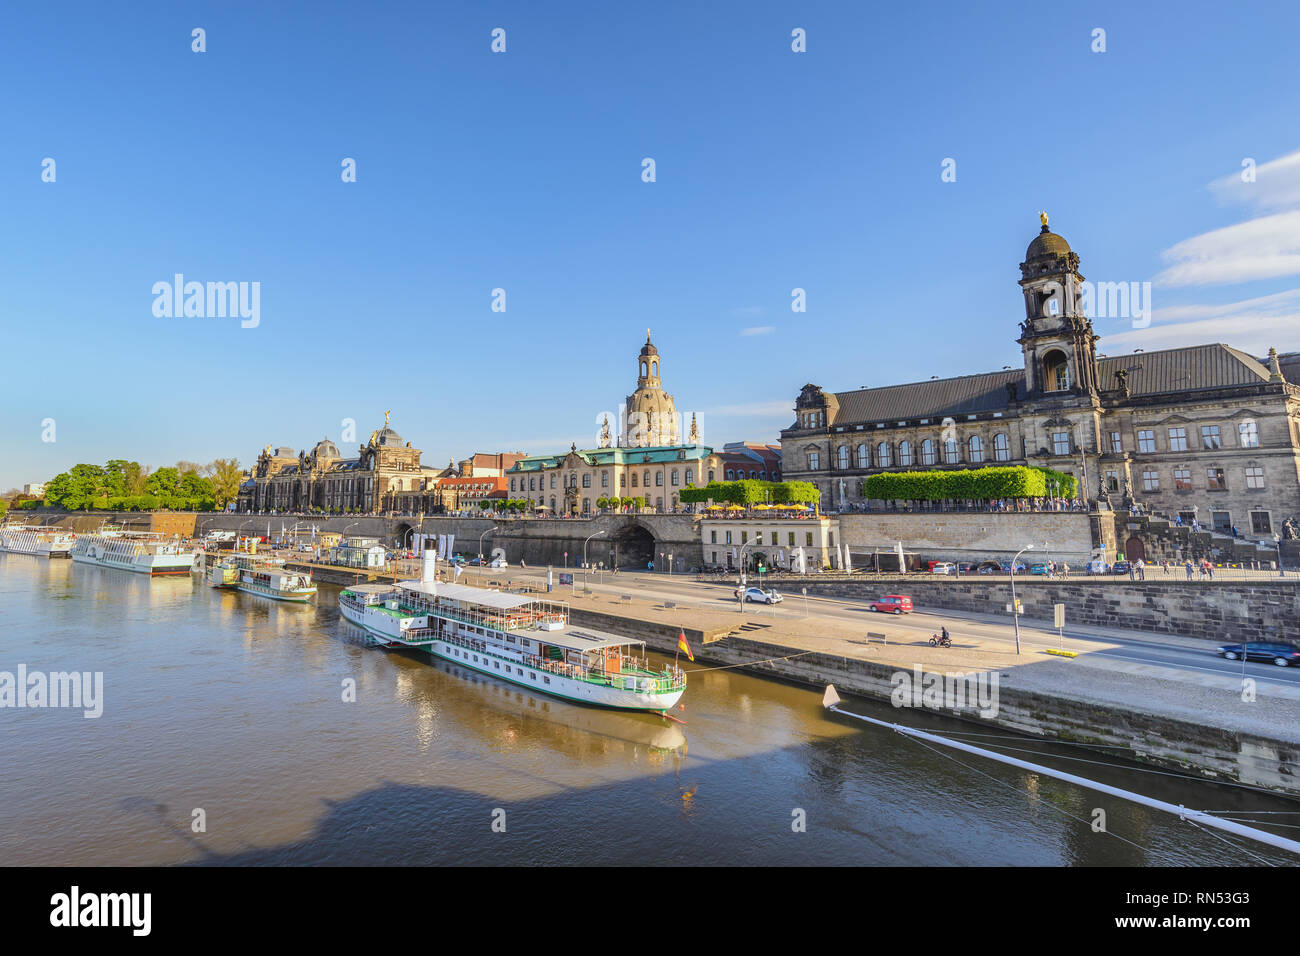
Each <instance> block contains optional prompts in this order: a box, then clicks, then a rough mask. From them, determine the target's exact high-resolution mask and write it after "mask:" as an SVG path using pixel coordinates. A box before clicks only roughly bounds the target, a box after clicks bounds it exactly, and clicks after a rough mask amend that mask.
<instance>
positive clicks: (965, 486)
mask: <svg viewBox="0 0 1300 956" xmlns="http://www.w3.org/2000/svg"><path fill="white" fill-rule="evenodd" d="M1048 472H1050V469H1045V468H1026V467H1024V466H1021V465H1011V466H1001V467H1000V466H994V467H989V468H963V469H960V470H955V471H894V472H884V473H881V474H879V475H871V476H870V477H869V478H865V479H863V482H862V493H863V495H864V496H865V497H867V498H872V499H877V500H881V501H951V500H963V499H968V500H974V501H989V500H992V499H994V498H1042V497H1045V496H1047V495H1048V494H1050V493H1051V492H1049V491H1048ZM1051 475H1052V476H1054V477H1053V479H1052V481H1053V487H1065V486H1066V485H1067V484H1068V486H1069V491H1068V492H1065V491H1062V492H1056V493H1058V494H1066V496H1067V497H1069V496H1072V494H1073V490H1074V481H1073V479H1072V478H1071V477H1070V476H1069V475H1064V474H1061V473H1060V472H1051ZM1066 479H1069V481H1068V482H1067V481H1066Z"/></svg>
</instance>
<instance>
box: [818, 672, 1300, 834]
mask: <svg viewBox="0 0 1300 956" xmlns="http://www.w3.org/2000/svg"><path fill="white" fill-rule="evenodd" d="M839 702H840V695H839V694H837V693H836V692H835V687H834V685H833V684H828V685H827V687H826V694H825V696H824V697H823V698H822V706H824V707H825V708H826V709H827V710H829V711H832V712H834V713H837V714H843V715H845V716H846V717H853V718H855V719H857V720H862V721H865V722H867V723H869V724H875V725H876V726H878V727H885V728H888V729H889V730H896V731H898V732H899V733H900V734H906V735H907V736H909V737H916V738H917V739H919V740H928V741H929V742H930V743H935V744H939V745H940V746H942V747H951V748H953V749H954V750H961V751H965V752H966V753H971V754H976V755H977V756H980V757H987V758H988V759H989V760H996V761H997V762H999V763H1004V764H1008V765H1009V766H1012V767H1019V768H1020V769H1022V770H1029V771H1032V772H1033V773H1039V774H1042V775H1043V776H1046V777H1053V778H1054V779H1056V780H1063V781H1065V782H1066V783H1072V784H1075V785H1076V786H1080V787H1084V788H1086V789H1088V790H1095V791H1097V792H1098V793H1104V794H1107V795H1109V796H1112V797H1119V798H1121V799H1123V800H1131V801H1132V802H1133V803H1137V804H1141V805H1142V806H1144V807H1151V808H1152V809H1153V810H1162V811H1164V812H1165V813H1172V814H1174V815H1175V816H1177V817H1178V819H1180V820H1191V821H1193V822H1195V823H1199V824H1201V825H1203V826H1207V827H1212V828H1214V829H1216V830H1223V831H1224V832H1226V833H1232V834H1235V835H1236V836H1240V837H1245V838H1246V839H1248V840H1255V841H1257V842H1259V843H1264V844H1267V845H1268V846H1271V847H1276V848H1277V849H1279V850H1286V851H1287V852H1288V853H1296V854H1300V842H1296V841H1295V840H1288V839H1287V838H1286V837H1280V836H1277V835H1276V834H1273V833H1269V832H1268V831H1266V830H1256V829H1255V828H1254V827H1248V826H1243V825H1242V824H1240V823H1237V822H1235V821H1233V820H1224V819H1222V818H1220V817H1216V816H1214V815H1213V814H1210V813H1206V812H1205V811H1203V810H1188V809H1187V808H1186V807H1184V806H1180V805H1175V804H1172V803H1167V802H1165V801H1164V800H1156V799H1154V798H1152V797H1147V796H1143V795H1142V794H1140V793H1134V792H1133V791H1131V790H1121V789H1120V788H1119V787H1112V786H1109V785H1108V784H1104V783H1098V782H1097V781H1096V780H1089V779H1088V778H1087V777H1080V776H1076V775H1075V774H1072V773H1065V772H1064V771H1062V770H1055V769H1053V768H1051V767H1044V766H1043V765H1041V764H1035V763H1030V762H1029V761H1028V760H1020V759H1019V758H1016V757H1008V756H1007V755H1006V754H1000V753H997V752H995V751H992V750H985V749H984V748H982V747H974V746H972V745H970V744H966V743H961V742H960V741H956V740H949V739H948V738H947V737H940V736H939V735H938V734H931V733H926V732H925V731H924V730H916V729H914V728H912V727H904V726H902V725H901V724H891V723H888V722H886V721H883V720H877V719H876V718H875V717H866V716H863V715H862V714H854V713H851V712H849V711H847V710H841V709H840V708H839V706H838V704H839Z"/></svg>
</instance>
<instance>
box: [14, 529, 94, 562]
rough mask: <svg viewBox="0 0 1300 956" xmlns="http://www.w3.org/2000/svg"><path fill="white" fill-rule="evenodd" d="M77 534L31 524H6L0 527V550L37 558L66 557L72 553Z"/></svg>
mask: <svg viewBox="0 0 1300 956" xmlns="http://www.w3.org/2000/svg"><path fill="white" fill-rule="evenodd" d="M76 540H77V536H76V535H75V534H73V533H72V532H71V531H63V530H61V529H59V528H42V527H39V526H33V525H6V526H5V527H3V528H0V551H3V552H5V553H6V554H31V555H35V556H36V557H39V558H66V557H68V556H69V555H70V554H71V553H72V546H73V544H75V543H76Z"/></svg>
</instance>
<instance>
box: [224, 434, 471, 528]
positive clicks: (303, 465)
mask: <svg viewBox="0 0 1300 956" xmlns="http://www.w3.org/2000/svg"><path fill="white" fill-rule="evenodd" d="M388 415H389V413H388V412H385V413H384V427H383V428H382V429H376V430H375V431H373V432H371V433H370V438H369V440H368V441H367V442H365V443H364V444H363V445H362V446H361V447H360V449H358V452H357V456H356V457H355V458H344V457H343V456H342V455H341V454H339V450H338V447H337V446H336V445H335V444H334V442H332V441H330V440H329V439H328V438H322V439H321V440H320V441H319V442H317V443H316V444H315V446H314V447H313V448H312V450H311V451H302V452H298V453H297V454H295V453H294V451H293V449H291V448H286V447H281V448H276V449H272V448H271V446H270V445H267V446H266V448H265V449H264V450H263V451H262V453H261V454H260V455H258V456H257V462H256V464H255V465H254V466H253V470H252V474H251V476H250V478H249V480H248V481H246V482H244V485H243V486H242V487H241V489H240V493H239V510H240V511H257V512H262V511H280V512H305V511H314V510H322V511H332V512H347V511H360V512H376V511H389V510H399V509H400V508H401V507H402V505H403V503H409V502H410V501H411V499H412V498H414V497H417V496H419V495H421V493H423V492H425V491H426V490H430V489H431V488H432V487H434V486H435V485H436V482H437V479H438V478H440V477H443V476H445V475H446V474H447V471H446V470H439V469H435V468H428V467H425V466H423V465H421V464H420V450H419V449H418V448H412V447H411V443H410V442H403V441H402V436H401V435H399V434H398V433H397V432H396V431H394V430H393V429H392V428H390V427H389V425H388Z"/></svg>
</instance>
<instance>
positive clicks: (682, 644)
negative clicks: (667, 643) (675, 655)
mask: <svg viewBox="0 0 1300 956" xmlns="http://www.w3.org/2000/svg"><path fill="white" fill-rule="evenodd" d="M677 649H678V650H679V651H681V652H682V653H683V654H685V655H686V658H687V660H690V661H694V660H695V655H694V654H692V653H691V645H689V644H687V643H686V632H685V631H684V630H683V631H678V632H677Z"/></svg>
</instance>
